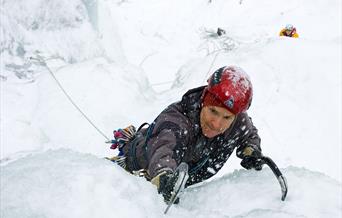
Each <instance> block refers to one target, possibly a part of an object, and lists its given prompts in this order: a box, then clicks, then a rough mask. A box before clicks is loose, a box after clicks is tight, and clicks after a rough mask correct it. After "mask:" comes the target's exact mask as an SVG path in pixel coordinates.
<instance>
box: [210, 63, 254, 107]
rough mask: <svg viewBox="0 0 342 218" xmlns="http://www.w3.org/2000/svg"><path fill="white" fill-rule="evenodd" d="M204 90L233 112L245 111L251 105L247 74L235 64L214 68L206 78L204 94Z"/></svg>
mask: <svg viewBox="0 0 342 218" xmlns="http://www.w3.org/2000/svg"><path fill="white" fill-rule="evenodd" d="M206 92H210V93H211V94H213V95H214V96H215V97H216V98H217V99H218V100H219V101H220V102H222V103H223V105H224V106H225V107H226V108H227V109H228V110H229V111H230V112H232V113H233V114H239V113H242V112H245V111H246V110H247V109H248V108H249V106H250V105H251V102H252V97H253V87H252V83H251V81H250V79H249V76H248V75H247V74H246V73H245V71H244V70H242V69H241V68H239V67H236V66H226V67H221V68H220V69H218V70H216V71H215V72H214V73H213V75H211V77H210V78H209V79H208V86H207V88H206V90H205V92H204V95H205V93H206ZM204 95H203V96H204Z"/></svg>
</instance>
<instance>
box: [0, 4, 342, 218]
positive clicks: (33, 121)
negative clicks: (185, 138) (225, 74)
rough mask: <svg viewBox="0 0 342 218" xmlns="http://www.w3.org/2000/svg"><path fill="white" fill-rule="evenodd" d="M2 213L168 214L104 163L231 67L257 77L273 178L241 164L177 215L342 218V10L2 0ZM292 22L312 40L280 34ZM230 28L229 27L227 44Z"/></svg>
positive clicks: (230, 165) (229, 167) (257, 108)
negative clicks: (117, 138) (129, 129)
mask: <svg viewBox="0 0 342 218" xmlns="http://www.w3.org/2000/svg"><path fill="white" fill-rule="evenodd" d="M0 15H1V25H0V34H1V35H0V36H1V44H0V45H1V50H0V51H1V65H0V69H1V78H0V85H1V114H0V115H1V120H0V124H1V129H0V134H1V135H0V136H1V172H0V173H1V180H0V182H1V192H0V193H1V198H0V203H1V204H0V206H1V217H19V216H20V217H81V216H82V217H105V216H109V215H112V216H114V217H161V214H162V213H163V210H164V209H165V204H164V203H163V201H162V198H161V197H160V196H159V195H157V194H156V190H155V188H154V187H153V186H152V185H151V184H149V183H148V182H146V181H145V180H144V179H141V178H135V177H132V176H130V175H127V174H126V173H125V172H123V171H122V170H121V169H120V168H118V167H116V166H115V165H113V164H111V163H108V162H107V161H106V160H104V159H103V158H102V157H104V156H111V155H114V154H115V152H114V151H111V150H109V146H108V145H106V144H104V141H105V140H106V139H105V137H103V136H102V135H101V134H99V133H98V132H97V131H96V130H95V129H94V128H93V127H92V126H91V125H90V124H89V123H88V122H87V121H86V120H85V119H84V117H83V116H82V115H81V114H80V113H79V112H78V111H77V110H76V109H75V108H74V107H73V106H72V105H71V104H70V102H69V101H68V99H67V98H66V97H65V95H64V94H63V93H62V91H61V90H60V89H59V87H58V86H57V84H56V82H55V81H54V80H53V78H52V77H51V75H50V74H49V72H48V71H47V69H46V68H44V67H43V66H40V65H39V64H37V62H34V61H30V60H29V57H31V56H36V55H37V53H39V54H40V55H41V56H42V57H43V58H44V59H46V63H47V64H48V67H49V68H50V69H51V70H52V71H53V72H54V73H55V75H56V77H57V78H58V80H59V82H60V83H61V84H62V85H63V87H64V88H65V90H66V91H67V92H68V94H69V95H70V96H71V97H72V99H73V100H74V101H75V102H76V104H77V105H78V106H79V107H80V108H81V109H82V111H83V112H84V113H85V114H87V116H88V117H89V118H90V119H91V120H92V121H93V122H94V124H95V125H96V126H97V127H98V128H99V129H100V130H101V131H102V132H103V133H104V134H105V135H106V136H107V137H108V138H111V137H112V131H113V130H114V129H117V128H120V127H124V126H127V125H129V124H134V125H136V126H139V125H140V124H141V123H143V122H145V121H147V122H152V121H153V119H154V118H155V117H156V116H157V115H158V114H159V113H160V112H161V111H162V110H163V109H164V108H165V107H166V106H167V105H168V104H170V103H172V102H174V101H178V100H179V99H180V98H181V96H182V94H183V93H185V92H186V91H187V90H188V89H190V88H194V87H197V86H200V85H203V84H205V82H206V79H207V78H208V76H209V75H210V74H211V73H212V72H213V71H214V70H215V69H217V68H219V67H221V66H224V65H237V66H240V67H242V68H243V69H244V70H245V71H246V72H247V73H248V74H249V75H250V77H251V80H252V82H253V87H254V98H253V103H252V106H251V108H250V110H249V115H250V116H251V117H252V118H253V122H254V124H255V125H256V126H257V128H258V130H259V134H260V136H261V138H262V148H263V152H264V154H265V155H268V156H270V157H272V158H273V159H274V160H275V162H276V163H277V164H278V166H279V167H280V168H281V170H282V171H283V173H284V175H285V176H286V177H287V179H288V182H289V194H288V198H287V200H286V201H285V202H281V201H280V190H279V189H280V188H279V185H278V183H277V181H276V180H275V178H274V176H273V175H272V173H271V171H270V170H269V169H268V168H267V167H265V169H264V170H263V171H262V172H254V171H245V170H242V169H241V167H240V165H239V160H238V159H237V158H236V157H234V155H233V156H232V157H231V158H230V159H229V161H228V162H227V164H226V165H225V166H224V168H223V169H222V170H221V171H220V172H219V174H218V175H217V176H216V177H215V178H214V179H213V180H212V181H210V182H208V183H205V184H202V185H200V186H198V187H194V188H189V189H188V190H187V191H186V192H185V194H184V195H183V198H182V200H181V203H180V204H179V205H177V206H175V207H174V208H172V209H171V210H170V213H169V214H168V215H167V216H169V217H194V216H197V217H310V218H311V217H341V215H342V202H341V201H342V200H341V195H342V186H341V181H342V179H341V171H342V169H341V168H342V161H341V153H342V150H341V99H342V96H341V73H342V68H341V58H342V54H341V1H339V0H332V1H329V2H326V1H324V0H315V1H308V0H305V1H300V2H298V1H294V0H289V1H280V0H275V1H272V2H269V1H266V0H260V1H251V0H240V1H237V0H236V1H231V0H229V1H227V0H213V2H212V3H208V1H204V0H189V1H181V0H173V1H157V0H144V1H135V0H130V1H125V0H123V1H119V0H117V1H114V0H112V1H110V0H98V1H91V0H84V1H80V0H72V1H66V0H63V1H61V0H59V1H56V0H44V1H43V0H34V1H30V2H29V1H23V0H11V1H6V0H1V10H0ZM287 23H292V24H293V25H295V27H296V28H297V31H298V34H299V38H298V39H292V38H281V37H278V33H279V31H280V29H281V28H282V27H283V26H285V25H286V24H287ZM217 27H221V28H223V29H225V30H226V35H225V36H223V37H219V38H218V37H214V36H213V35H212V31H214V32H215V31H216V29H217Z"/></svg>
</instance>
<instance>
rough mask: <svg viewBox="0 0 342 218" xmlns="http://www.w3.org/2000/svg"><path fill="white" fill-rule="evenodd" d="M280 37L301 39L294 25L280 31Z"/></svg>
mask: <svg viewBox="0 0 342 218" xmlns="http://www.w3.org/2000/svg"><path fill="white" fill-rule="evenodd" d="M279 36H287V37H292V38H298V37H299V36H298V33H297V30H296V28H295V27H294V26H293V25H292V24H287V25H286V26H285V28H283V29H282V30H281V31H280V33H279Z"/></svg>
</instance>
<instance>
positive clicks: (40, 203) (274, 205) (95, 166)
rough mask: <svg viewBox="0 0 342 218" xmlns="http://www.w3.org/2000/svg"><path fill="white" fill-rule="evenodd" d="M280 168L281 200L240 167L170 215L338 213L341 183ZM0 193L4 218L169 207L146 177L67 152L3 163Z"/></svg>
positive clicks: (269, 180)
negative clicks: (286, 186) (284, 190)
mask: <svg viewBox="0 0 342 218" xmlns="http://www.w3.org/2000/svg"><path fill="white" fill-rule="evenodd" d="M284 173H285V174H286V175H287V179H288V182H289V183H290V184H293V185H292V186H290V188H291V189H290V190H291V192H290V195H289V196H288V198H287V200H286V201H285V202H282V201H280V188H279V186H278V184H277V181H276V179H275V178H274V176H273V174H272V172H271V171H270V170H269V169H265V170H263V171H262V172H261V173H259V172H255V171H254V172H250V171H249V172H247V171H246V170H237V171H235V172H234V173H232V174H229V175H226V176H224V177H222V178H220V179H217V180H215V181H212V182H210V183H205V184H202V185H200V186H197V187H192V188H189V189H188V190H187V191H186V192H185V193H184V194H183V198H182V201H181V202H180V204H179V205H176V206H175V207H174V208H171V209H170V212H169V213H168V214H167V217H184V218H188V217H189V218H190V217H194V216H196V217H201V218H202V217H203V218H204V217H215V218H220V217H236V218H237V217H281V218H287V217H288V218H293V217H339V215H340V212H341V209H342V208H341V204H340V203H341V197H340V196H338V195H336V193H338V192H339V191H340V189H341V185H340V183H338V182H336V181H335V180H333V179H331V178H329V177H327V176H325V175H324V174H321V173H317V172H312V171H310V170H307V169H304V168H298V167H288V168H286V169H285V170H284ZM13 181H16V182H13ZM308 184H311V185H308ZM1 191H2V194H1V202H2V204H1V205H0V207H1V217H18V216H19V217H51V218H54V217H65V218H68V217H84V218H88V217H89V218H90V217H107V216H114V217H120V218H123V217H127V218H128V217H161V216H162V214H163V211H164V210H165V207H166V205H165V204H164V203H163V200H162V197H161V196H159V195H157V191H156V190H155V188H154V187H153V185H152V184H151V183H149V182H147V181H145V179H143V178H138V177H133V176H131V175H129V174H128V173H126V172H125V171H124V170H123V169H121V168H120V167H118V166H116V165H113V164H112V163H111V162H110V161H107V160H105V159H99V158H97V157H95V156H93V155H89V154H81V153H76V152H72V151H70V150H66V149H60V150H55V151H47V152H44V153H40V154H37V155H30V156H27V157H25V158H22V159H20V160H18V161H16V162H13V163H10V164H8V165H7V167H6V168H4V169H2V183H1Z"/></svg>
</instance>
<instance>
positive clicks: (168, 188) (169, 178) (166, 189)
mask: <svg viewBox="0 0 342 218" xmlns="http://www.w3.org/2000/svg"><path fill="white" fill-rule="evenodd" d="M176 182H177V176H175V175H174V174H173V173H171V172H168V173H166V174H163V175H161V176H160V181H159V189H158V192H159V193H160V194H162V195H163V197H164V200H165V202H169V201H170V200H171V196H172V194H171V193H172V191H173V188H174V186H175V184H176ZM174 203H175V204H178V203H179V198H177V199H176V201H175V202H174Z"/></svg>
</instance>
